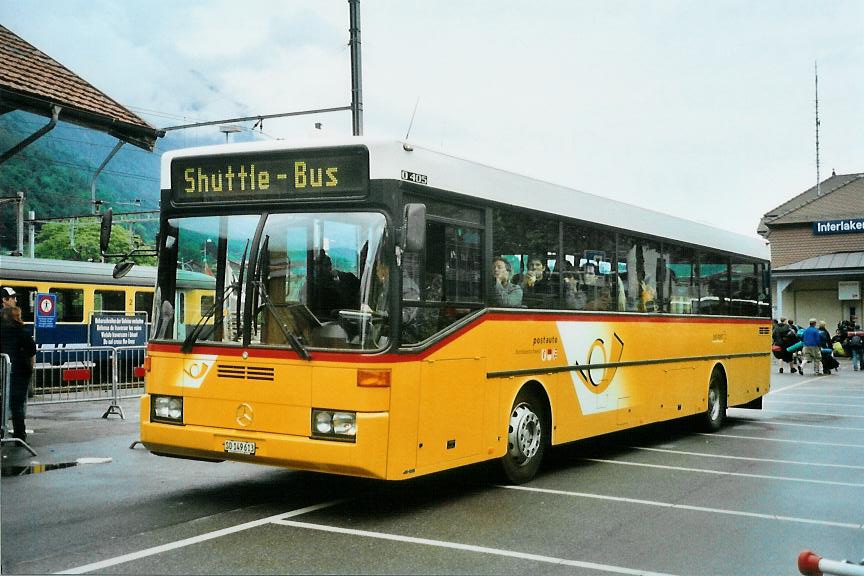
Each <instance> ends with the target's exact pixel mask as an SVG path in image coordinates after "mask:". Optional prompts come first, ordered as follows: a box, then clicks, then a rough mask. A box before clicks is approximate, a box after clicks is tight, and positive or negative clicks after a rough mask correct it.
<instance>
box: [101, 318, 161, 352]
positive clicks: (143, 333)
mask: <svg viewBox="0 0 864 576" xmlns="http://www.w3.org/2000/svg"><path fill="white" fill-rule="evenodd" d="M146 343H147V323H146V318H145V317H144V316H116V315H108V314H94V315H93V316H91V317H90V345H91V346H115V347H116V346H143V345H145V344H146Z"/></svg>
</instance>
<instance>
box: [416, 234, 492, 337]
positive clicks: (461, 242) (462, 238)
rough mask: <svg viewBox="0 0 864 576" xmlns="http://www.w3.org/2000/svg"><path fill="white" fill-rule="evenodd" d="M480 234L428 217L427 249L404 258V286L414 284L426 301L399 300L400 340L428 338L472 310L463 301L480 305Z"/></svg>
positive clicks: (472, 308) (421, 298)
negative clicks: (401, 307) (401, 318)
mask: <svg viewBox="0 0 864 576" xmlns="http://www.w3.org/2000/svg"><path fill="white" fill-rule="evenodd" d="M482 236H483V234H482V230H480V229H478V228H474V227H471V226H463V225H457V224H450V223H443V222H435V221H431V220H430V221H427V223H426V250H425V252H424V253H423V254H405V255H403V257H402V275H403V284H404V283H405V282H409V281H410V282H413V283H414V284H416V286H417V287H418V288H419V290H420V300H421V302H424V303H425V304H426V305H425V306H411V304H410V301H408V300H403V302H402V305H403V311H404V313H403V329H402V342H403V343H405V344H415V343H417V342H421V341H423V340H426V339H427V338H429V337H430V336H432V335H433V334H435V333H437V332H440V331H441V330H444V329H445V328H447V327H448V326H450V325H451V324H453V323H454V322H456V321H457V320H459V319H460V318H462V317H463V316H465V315H466V314H468V313H470V312H471V311H472V310H474V309H475V307H466V306H464V305H465V304H470V303H477V307H479V305H480V301H481V299H482V293H483V290H482V287H481V282H480V279H481V277H482V274H481V269H480V267H481V259H482V258H481V254H482V246H483V243H482ZM448 303H449V304H448ZM460 304H461V305H460Z"/></svg>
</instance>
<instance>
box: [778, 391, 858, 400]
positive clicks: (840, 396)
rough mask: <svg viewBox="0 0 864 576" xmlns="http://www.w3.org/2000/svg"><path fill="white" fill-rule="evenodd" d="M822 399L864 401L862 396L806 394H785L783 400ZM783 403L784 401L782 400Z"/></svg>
mask: <svg viewBox="0 0 864 576" xmlns="http://www.w3.org/2000/svg"><path fill="white" fill-rule="evenodd" d="M790 396H791V397H792V398H822V399H823V400H835V399H836V400H862V399H864V394H855V395H852V396H842V395H840V394H807V393H806V392H795V393H794V394H787V395H786V396H784V398H789V397H790ZM784 402H785V400H784Z"/></svg>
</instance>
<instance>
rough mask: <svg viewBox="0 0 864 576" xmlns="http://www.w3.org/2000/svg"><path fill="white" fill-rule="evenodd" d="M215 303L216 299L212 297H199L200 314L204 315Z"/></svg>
mask: <svg viewBox="0 0 864 576" xmlns="http://www.w3.org/2000/svg"><path fill="white" fill-rule="evenodd" d="M215 303H216V298H215V297H214V296H201V314H206V313H207V312H208V311H209V310H210V309H211V308H213V304H215Z"/></svg>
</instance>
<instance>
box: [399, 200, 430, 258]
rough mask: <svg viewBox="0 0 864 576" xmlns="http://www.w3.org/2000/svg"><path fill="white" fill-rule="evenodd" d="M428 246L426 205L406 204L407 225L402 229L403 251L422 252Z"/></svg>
mask: <svg viewBox="0 0 864 576" xmlns="http://www.w3.org/2000/svg"><path fill="white" fill-rule="evenodd" d="M425 244H426V205H425V204H406V205H405V224H404V228H403V229H402V249H403V250H405V251H406V252H420V251H421V250H423V246H425Z"/></svg>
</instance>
